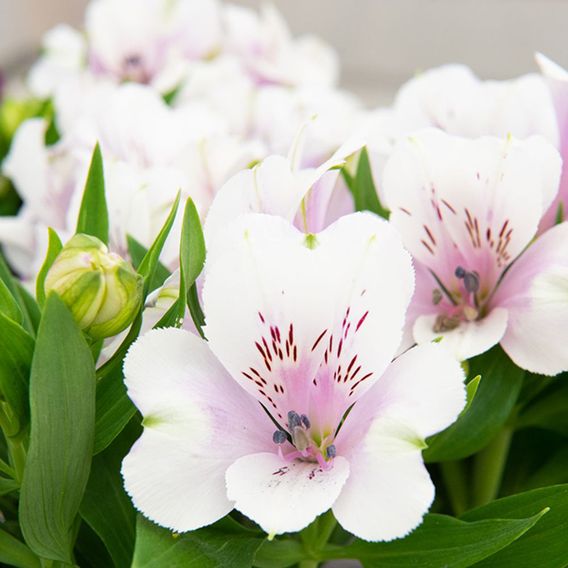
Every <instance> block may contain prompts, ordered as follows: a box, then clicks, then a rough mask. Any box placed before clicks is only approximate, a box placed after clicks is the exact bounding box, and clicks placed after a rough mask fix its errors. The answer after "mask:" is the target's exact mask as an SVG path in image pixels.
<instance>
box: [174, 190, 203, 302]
mask: <svg viewBox="0 0 568 568" xmlns="http://www.w3.org/2000/svg"><path fill="white" fill-rule="evenodd" d="M204 264H205V238H204V236H203V230H202V228H201V220H200V219H199V213H198V212H197V208H196V207H195V203H193V200H192V199H191V198H188V200H187V201H186V202H185V209H184V212H183V225H182V230H181V241H180V266H181V270H182V273H183V275H184V280H185V286H186V289H185V295H186V296H187V292H189V289H190V288H191V286H193V283H194V282H195V281H196V280H197V277H198V276H199V275H200V274H201V271H202V270H203V265H204Z"/></svg>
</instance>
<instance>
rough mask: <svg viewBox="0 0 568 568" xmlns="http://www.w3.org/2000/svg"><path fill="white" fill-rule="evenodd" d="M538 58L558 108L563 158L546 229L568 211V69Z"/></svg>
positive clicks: (542, 225)
mask: <svg viewBox="0 0 568 568" xmlns="http://www.w3.org/2000/svg"><path fill="white" fill-rule="evenodd" d="M536 58H537V62H538V64H539V65H540V69H541V71H542V74H543V75H544V77H545V79H546V81H547V84H548V87H549V89H550V94H551V96H552V101H553V103H554V108H555V110H556V120H557V123H558V131H559V135H560V143H559V145H558V148H559V150H560V155H561V156H562V159H563V162H562V176H561V178H560V190H559V191H558V195H557V196H556V199H555V200H554V201H553V202H552V205H551V206H550V207H549V208H548V211H547V212H546V215H545V216H544V217H543V219H542V222H541V230H546V229H548V228H550V227H552V226H553V225H554V224H555V223H556V222H557V219H558V218H559V217H560V218H561V219H562V220H565V219H566V218H567V213H568V71H566V70H565V69H563V68H562V67H560V66H559V65H557V64H556V63H554V62H553V61H551V60H550V59H547V58H546V57H545V56H544V55H541V54H537V57H536Z"/></svg>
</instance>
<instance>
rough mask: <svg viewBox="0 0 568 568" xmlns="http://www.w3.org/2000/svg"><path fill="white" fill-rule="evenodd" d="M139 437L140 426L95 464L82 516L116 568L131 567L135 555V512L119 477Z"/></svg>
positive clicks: (126, 430) (124, 433) (99, 457)
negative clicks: (124, 461)
mask: <svg viewBox="0 0 568 568" xmlns="http://www.w3.org/2000/svg"><path fill="white" fill-rule="evenodd" d="M139 435H140V426H139V425H138V426H136V427H134V428H129V429H128V428H127V429H125V430H124V431H123V432H122V434H121V435H120V436H119V437H118V438H117V439H116V440H115V441H114V442H113V444H112V445H111V446H110V447H108V448H107V449H106V450H105V451H104V452H102V453H100V454H99V455H98V456H96V457H95V458H94V460H93V464H92V467H91V475H90V477H89V482H88V484H87V489H86V491H85V495H84V497H83V502H82V503H81V508H80V512H81V516H82V517H83V519H85V521H86V522H87V523H88V524H89V526H90V527H91V528H92V529H93V530H94V531H95V532H96V533H97V535H98V536H99V538H100V539H101V540H102V541H103V542H104V544H105V546H106V548H107V550H108V552H109V553H110V555H111V557H112V559H113V561H114V565H115V566H118V567H120V566H130V564H131V562H132V554H133V552H134V537H135V533H136V511H135V509H134V507H133V506H132V503H131V501H130V498H129V497H128V495H127V494H126V491H125V490H124V487H123V483H122V476H121V475H120V466H121V463H122V460H123V458H124V456H125V455H126V454H127V453H128V451H129V450H130V448H131V446H132V444H133V443H134V442H135V441H136V439H137V438H138V436H139Z"/></svg>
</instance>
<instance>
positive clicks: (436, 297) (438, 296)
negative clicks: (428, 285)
mask: <svg viewBox="0 0 568 568" xmlns="http://www.w3.org/2000/svg"><path fill="white" fill-rule="evenodd" d="M441 301H442V291H441V290H440V289H439V288H434V290H432V303H433V304H434V305H435V306H437V305H438V304H439V303H440V302H441Z"/></svg>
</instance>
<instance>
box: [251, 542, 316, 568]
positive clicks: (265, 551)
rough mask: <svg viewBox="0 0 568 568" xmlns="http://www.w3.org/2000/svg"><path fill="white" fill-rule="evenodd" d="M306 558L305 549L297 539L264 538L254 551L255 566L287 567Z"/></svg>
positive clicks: (262, 567) (265, 567)
mask: <svg viewBox="0 0 568 568" xmlns="http://www.w3.org/2000/svg"><path fill="white" fill-rule="evenodd" d="M305 558H306V551H305V550H304V547H303V546H302V544H301V543H300V542H299V541H297V540H280V539H274V540H265V541H264V542H263V543H262V545H261V546H260V548H259V549H258V550H257V551H256V556H255V557H254V564H253V565H254V566H255V567H256V568H288V567H289V566H295V565H296V564H298V563H299V562H300V561H301V560H304V559H305Z"/></svg>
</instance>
